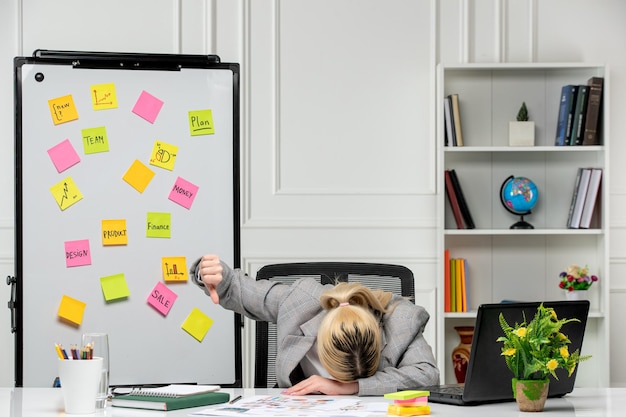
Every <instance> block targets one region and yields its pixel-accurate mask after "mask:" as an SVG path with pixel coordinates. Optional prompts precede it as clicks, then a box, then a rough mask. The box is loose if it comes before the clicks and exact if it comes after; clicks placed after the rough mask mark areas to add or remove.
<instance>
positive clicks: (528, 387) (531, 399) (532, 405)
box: [512, 378, 550, 412]
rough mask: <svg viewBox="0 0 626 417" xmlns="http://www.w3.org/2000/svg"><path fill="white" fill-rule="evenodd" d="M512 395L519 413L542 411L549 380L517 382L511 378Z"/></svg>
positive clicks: (546, 396)
mask: <svg viewBox="0 0 626 417" xmlns="http://www.w3.org/2000/svg"><path fill="white" fill-rule="evenodd" d="M512 382H513V384H512V385H513V394H514V395H515V401H517V406H518V407H519V410H520V411H527V412H528V411H529V412H537V411H543V407H544V406H545V404H546V399H547V398H548V388H549V386H550V380H549V379H539V380H519V379H515V378H513V381H512Z"/></svg>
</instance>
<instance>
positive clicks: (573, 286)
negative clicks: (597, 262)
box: [559, 264, 598, 300]
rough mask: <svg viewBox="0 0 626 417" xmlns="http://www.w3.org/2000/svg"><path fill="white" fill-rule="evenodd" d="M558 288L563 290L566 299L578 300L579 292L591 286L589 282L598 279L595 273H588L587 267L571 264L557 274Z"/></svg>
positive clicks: (591, 282)
mask: <svg viewBox="0 0 626 417" xmlns="http://www.w3.org/2000/svg"><path fill="white" fill-rule="evenodd" d="M559 278H560V279H561V280H560V281H559V288H561V289H563V290H565V297H566V298H567V299H568V300H578V299H580V298H581V296H580V294H581V292H583V291H587V290H588V289H589V288H591V284H593V283H594V282H596V281H598V277H597V275H589V267H588V266H587V265H585V267H584V268H581V267H580V266H578V265H576V264H572V265H570V266H568V267H567V269H566V270H565V271H563V272H561V273H560V274H559ZM583 298H585V299H586V298H587V297H583Z"/></svg>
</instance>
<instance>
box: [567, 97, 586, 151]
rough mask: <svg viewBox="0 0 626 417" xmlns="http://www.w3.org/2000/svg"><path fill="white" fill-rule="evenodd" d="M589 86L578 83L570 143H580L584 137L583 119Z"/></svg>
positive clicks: (584, 117) (584, 118)
mask: <svg viewBox="0 0 626 417" xmlns="http://www.w3.org/2000/svg"><path fill="white" fill-rule="evenodd" d="M588 99H589V86H588V85H579V86H578V93H577V94H576V106H575V110H574V122H573V126H572V137H571V138H570V142H569V144H570V145H577V146H578V145H582V144H583V137H584V133H585V130H584V126H585V120H587V103H588V102H589V100H588Z"/></svg>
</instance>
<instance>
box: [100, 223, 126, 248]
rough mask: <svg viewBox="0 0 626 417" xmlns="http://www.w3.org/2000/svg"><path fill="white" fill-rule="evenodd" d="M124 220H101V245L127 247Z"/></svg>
mask: <svg viewBox="0 0 626 417" xmlns="http://www.w3.org/2000/svg"><path fill="white" fill-rule="evenodd" d="M127 244H128V235H127V233H126V219H113V220H102V245H104V246H110V245H127Z"/></svg>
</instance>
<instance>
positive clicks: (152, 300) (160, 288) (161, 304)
mask: <svg viewBox="0 0 626 417" xmlns="http://www.w3.org/2000/svg"><path fill="white" fill-rule="evenodd" d="M176 298H178V295H176V293H175V292H174V291H172V290H170V289H169V288H167V286H166V285H165V284H163V283H162V282H157V284H156V285H155V286H154V288H153V289H152V292H151V293H150V295H149V296H148V304H150V305H151V306H152V307H154V308H155V309H156V311H158V312H159V313H161V314H163V315H164V316H167V313H169V312H170V310H171V309H172V306H173V305H174V301H176Z"/></svg>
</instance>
